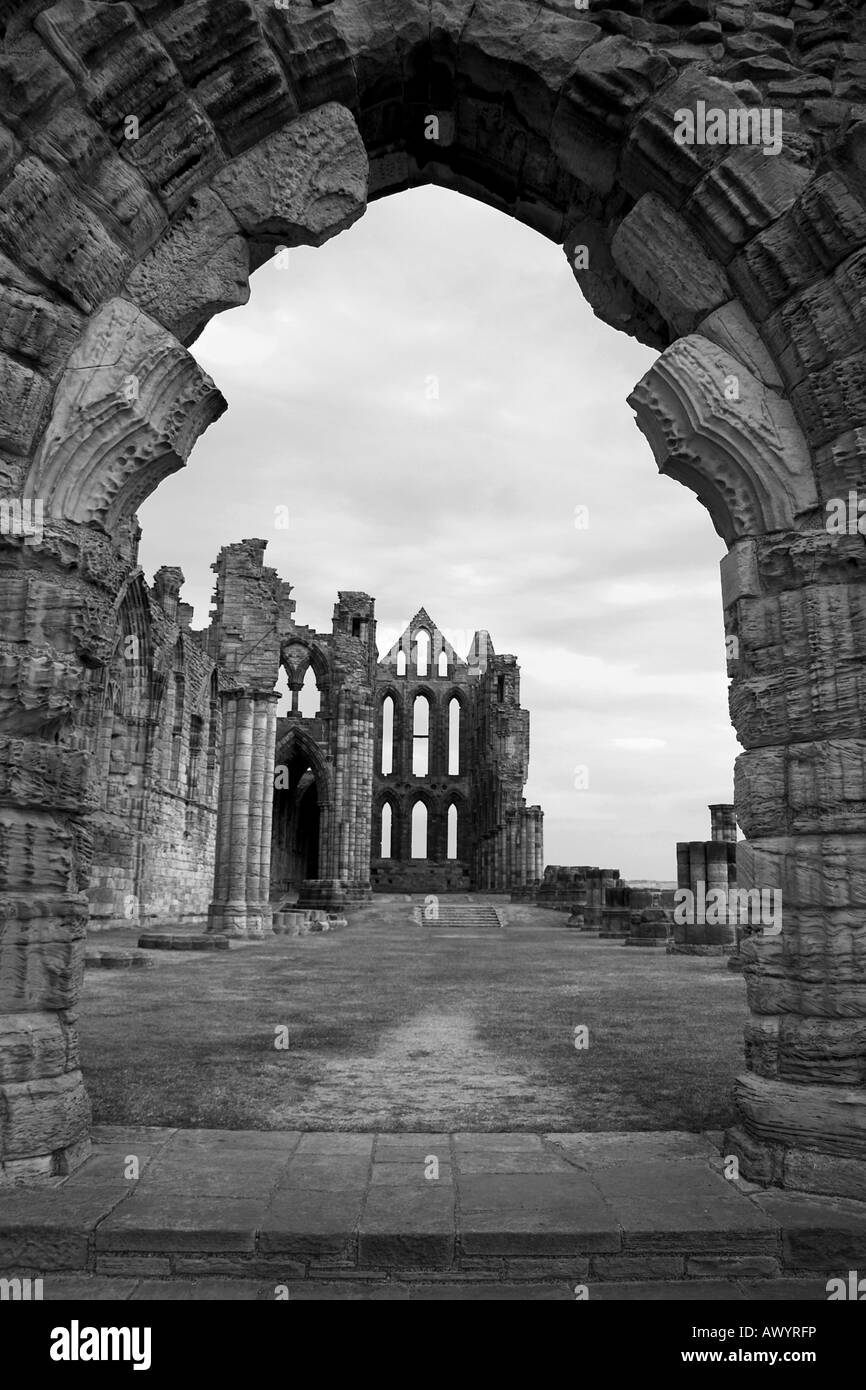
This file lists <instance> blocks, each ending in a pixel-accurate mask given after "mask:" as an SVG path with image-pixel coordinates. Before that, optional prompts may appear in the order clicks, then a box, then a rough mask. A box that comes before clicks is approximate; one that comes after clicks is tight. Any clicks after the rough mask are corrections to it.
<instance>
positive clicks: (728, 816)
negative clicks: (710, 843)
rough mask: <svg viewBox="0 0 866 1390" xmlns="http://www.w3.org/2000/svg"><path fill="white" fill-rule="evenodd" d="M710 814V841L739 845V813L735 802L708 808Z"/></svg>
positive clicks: (722, 803) (721, 803)
mask: <svg viewBox="0 0 866 1390" xmlns="http://www.w3.org/2000/svg"><path fill="white" fill-rule="evenodd" d="M708 810H709V813H710V826H711V829H710V839H711V840H724V841H725V842H726V843H727V844H731V845H735V844H736V843H737V812H736V808H735V807H734V804H733V802H720V803H717V804H716V805H714V806H710V807H708Z"/></svg>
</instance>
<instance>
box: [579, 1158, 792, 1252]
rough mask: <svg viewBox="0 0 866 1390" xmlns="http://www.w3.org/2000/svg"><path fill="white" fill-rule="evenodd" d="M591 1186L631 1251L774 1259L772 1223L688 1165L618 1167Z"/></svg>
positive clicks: (598, 1174)
mask: <svg viewBox="0 0 866 1390" xmlns="http://www.w3.org/2000/svg"><path fill="white" fill-rule="evenodd" d="M592 1181H593V1182H594V1183H595V1185H596V1186H597V1188H598V1190H599V1191H600V1192H601V1193H602V1195H603V1197H604V1198H605V1201H606V1202H607V1203H608V1205H609V1207H610V1210H611V1211H612V1213H613V1215H614V1217H615V1219H616V1220H617V1221H618V1222H619V1224H620V1225H621V1226H622V1229H623V1243H624V1247H625V1252H628V1251H629V1250H633V1249H641V1248H646V1249H656V1250H671V1249H674V1250H678V1251H679V1250H684V1249H685V1250H686V1251H688V1253H690V1254H694V1255H698V1254H703V1253H704V1252H706V1251H712V1250H718V1251H725V1250H731V1251H735V1250H736V1248H737V1247H739V1246H742V1245H748V1247H749V1250H750V1253H752V1254H768V1255H773V1254H775V1252H776V1250H777V1249H778V1228H777V1225H776V1223H775V1222H774V1221H772V1220H771V1219H770V1217H769V1216H767V1214H766V1213H765V1212H763V1211H761V1210H760V1209H759V1208H758V1207H756V1206H754V1205H753V1204H752V1202H750V1200H749V1199H748V1197H746V1196H744V1195H743V1194H742V1193H740V1192H738V1191H737V1190H736V1188H735V1187H734V1186H733V1184H732V1183H730V1182H727V1181H726V1180H725V1179H724V1178H723V1177H721V1176H720V1175H719V1174H718V1173H716V1172H713V1171H712V1170H711V1169H709V1168H707V1167H705V1166H704V1165H702V1164H695V1163H691V1162H682V1163H681V1162H676V1161H673V1162H659V1161H656V1162H651V1163H618V1164H615V1165H611V1166H610V1167H607V1168H600V1169H596V1170H593V1172H592Z"/></svg>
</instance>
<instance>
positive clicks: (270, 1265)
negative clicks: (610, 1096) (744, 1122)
mask: <svg viewBox="0 0 866 1390" xmlns="http://www.w3.org/2000/svg"><path fill="white" fill-rule="evenodd" d="M96 1139H97V1143H96V1146H95V1149H94V1152H93V1154H92V1155H91V1157H90V1158H88V1159H87V1161H86V1162H85V1163H84V1164H83V1165H82V1166H81V1167H80V1168H79V1169H77V1170H76V1172H75V1173H73V1174H72V1175H71V1176H70V1177H68V1178H66V1179H64V1180H54V1181H53V1183H51V1184H45V1185H43V1186H41V1187H40V1188H39V1189H34V1188H33V1187H30V1188H25V1187H12V1188H7V1189H5V1190H4V1191H3V1193H2V1200H0V1276H3V1277H18V1278H28V1277H30V1278H35V1277H41V1278H43V1279H44V1280H46V1282H47V1289H48V1292H47V1293H46V1295H45V1296H46V1297H55V1296H57V1297H59V1296H61V1295H59V1294H58V1293H56V1292H55V1293H52V1292H51V1289H52V1286H54V1287H55V1289H56V1281H59V1280H61V1279H62V1278H65V1279H71V1278H73V1277H75V1278H78V1279H79V1280H81V1279H88V1280H93V1281H94V1283H93V1288H94V1289H96V1288H98V1287H99V1281H100V1280H126V1281H129V1282H128V1288H129V1291H130V1293H129V1296H136V1297H146V1296H148V1294H146V1293H144V1292H135V1291H136V1290H139V1289H144V1288H145V1287H148V1288H155V1287H156V1281H170V1282H172V1284H173V1292H172V1293H171V1294H170V1295H167V1296H171V1297H178V1298H186V1297H199V1296H201V1297H216V1296H218V1295H216V1294H207V1293H196V1292H194V1291H193V1288H194V1286H195V1285H196V1283H197V1282H198V1284H199V1285H201V1286H202V1287H203V1284H202V1281H204V1282H205V1283H207V1285H208V1286H209V1287H210V1286H212V1285H213V1284H214V1282H215V1281H220V1280H234V1281H237V1284H238V1290H239V1292H237V1293H236V1294H235V1295H223V1296H238V1297H255V1298H258V1297H263V1298H274V1297H277V1294H276V1293H275V1289H276V1288H277V1286H286V1287H291V1290H294V1289H295V1288H296V1287H297V1288H298V1289H299V1291H300V1292H299V1296H300V1297H310V1298H315V1297H317V1292H316V1291H315V1290H316V1289H319V1290H321V1289H322V1288H323V1287H324V1285H326V1284H327V1285H330V1286H333V1287H334V1288H336V1289H337V1290H338V1292H337V1293H336V1294H335V1295H332V1294H326V1295H324V1296H328V1297H330V1296H346V1297H357V1296H358V1295H357V1293H353V1292H352V1290H353V1289H357V1288H359V1287H360V1284H361V1283H367V1284H369V1285H370V1287H371V1288H372V1287H373V1286H374V1285H378V1286H379V1287H383V1286H393V1287H402V1286H413V1285H414V1286H416V1287H417V1286H419V1285H422V1284H426V1285H428V1286H430V1287H431V1288H433V1287H435V1286H437V1285H438V1286H439V1287H440V1288H441V1289H443V1290H444V1288H445V1287H446V1286H449V1287H451V1288H452V1289H453V1290H455V1292H452V1293H451V1294H448V1295H446V1294H445V1293H444V1292H443V1293H441V1294H440V1295H436V1294H431V1295H430V1296H432V1297H435V1296H442V1297H446V1296H448V1297H458V1298H462V1297H483V1296H484V1295H483V1294H482V1293H479V1292H473V1290H476V1289H480V1288H482V1287H486V1288H493V1287H494V1286H499V1287H501V1288H503V1289H508V1288H511V1289H513V1290H514V1292H513V1293H512V1294H507V1293H504V1294H503V1295H502V1296H503V1297H506V1296H507V1297H520V1296H524V1295H523V1294H521V1292H520V1291H521V1290H524V1291H525V1290H527V1289H529V1288H530V1287H538V1288H542V1287H548V1288H550V1289H551V1294H550V1296H551V1297H555V1296H556V1293H555V1289H556V1288H559V1289H561V1290H569V1294H568V1296H569V1297H572V1298H574V1297H577V1296H580V1297H588V1298H589V1299H598V1298H601V1299H605V1298H616V1297H617V1296H620V1297H623V1298H629V1297H636V1296H638V1295H636V1294H634V1293H632V1292H630V1290H631V1289H634V1288H640V1289H644V1290H646V1289H649V1290H650V1292H648V1293H645V1294H644V1295H643V1296H645V1297H650V1298H668V1299H671V1298H673V1299H680V1298H682V1299H701V1298H728V1299H736V1300H743V1301H744V1300H747V1299H750V1300H760V1299H762V1298H767V1299H775V1298H779V1297H783V1296H784V1297H802V1298H807V1299H822V1300H823V1299H826V1297H827V1281H828V1279H830V1278H841V1279H843V1280H844V1279H846V1278H848V1276H849V1272H850V1271H852V1270H855V1271H856V1270H859V1271H861V1272H863V1271H866V1203H857V1202H852V1201H850V1200H842V1199H839V1200H837V1199H831V1198H826V1197H817V1196H810V1195H807V1194H803V1193H796V1192H789V1191H784V1192H781V1191H777V1190H772V1189H771V1190H769V1191H766V1192H765V1191H762V1190H759V1189H757V1188H754V1187H751V1186H749V1185H748V1184H745V1183H739V1182H736V1181H729V1180H727V1179H726V1178H725V1177H724V1176H723V1167H724V1165H723V1161H722V1155H721V1153H720V1151H719V1149H718V1148H717V1147H716V1146H715V1145H714V1144H713V1143H712V1141H711V1140H710V1139H709V1137H707V1136H701V1135H694V1134H686V1133H678V1134H673V1133H658V1134H656V1133H643V1134H618V1133H614V1134H578V1133H575V1134H562V1133H556V1134H547V1135H533V1134H528V1133H527V1134H523V1133H510V1134H508V1133H501V1134H495V1133H494V1134H486V1133H485V1134H479V1133H475V1134H466V1133H464V1134H450V1135H449V1134H399V1133H396V1134H395V1133H392V1134H360V1133H303V1134H302V1133H299V1132H296V1131H261V1132H260V1131H245V1132H237V1131H216V1130H209V1131H203V1130H198V1131H196V1130H173V1129H157V1128H148V1127H143V1128H140V1129H134V1128H131V1127H130V1128H126V1127H120V1126H118V1127H102V1128H99V1129H97V1131H96ZM130 1156H133V1157H135V1159H136V1160H137V1164H138V1170H137V1171H138V1176H137V1177H136V1178H130V1177H129V1164H130ZM254 1286H257V1287H256V1288H254ZM576 1286H580V1287H581V1288H583V1289H585V1290H586V1293H585V1294H580V1295H576V1294H575V1287H576ZM616 1286H621V1289H622V1292H621V1293H620V1294H619V1295H618V1294H617V1292H616ZM340 1289H344V1290H345V1295H341V1294H340V1292H339V1290H340ZM461 1290H462V1291H461ZM780 1290H787V1291H788V1292H786V1293H782V1292H780ZM791 1290H796V1292H791ZM81 1296H85V1295H81ZM93 1296H94V1297H100V1296H106V1297H108V1296H110V1294H108V1293H106V1294H104V1295H100V1294H98V1293H94V1294H93ZM150 1296H160V1295H159V1294H151V1295H150ZM372 1296H373V1295H372V1294H371V1297H372ZM398 1296H402V1295H398ZM418 1296H421V1295H418ZM528 1296H535V1295H528ZM538 1296H542V1295H540V1294H539V1295H538ZM543 1296H547V1295H543Z"/></svg>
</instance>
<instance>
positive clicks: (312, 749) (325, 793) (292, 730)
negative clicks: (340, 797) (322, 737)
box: [275, 723, 333, 806]
mask: <svg viewBox="0 0 866 1390" xmlns="http://www.w3.org/2000/svg"><path fill="white" fill-rule="evenodd" d="M296 751H297V752H300V753H302V754H303V755H304V757H306V758H309V761H310V765H311V767H312V768H313V771H314V772H315V774H316V786H317V788H318V793H319V805H320V806H330V804H331V801H332V799H333V787H332V773H331V768H330V765H329V763H328V762H327V760H326V758H325V756H324V754H323V753H322V750H321V748H320V747H319V745H318V744H317V743H316V741H315V739H312V738H310V736H309V734H308V733H307V731H306V730H305V729H304V728H303V727H302V726H301V725H299V724H297V723H292V724H291V725H290V726H289V728H288V729H287V730H286V732H285V733H284V734H283V736H282V738H281V739H280V740H279V741H278V743H277V747H276V756H275V762H276V764H277V765H279V764H282V763H286V764H287V763H289V762H290V761H291V759H292V755H293V754H294V753H295V752H296Z"/></svg>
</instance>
